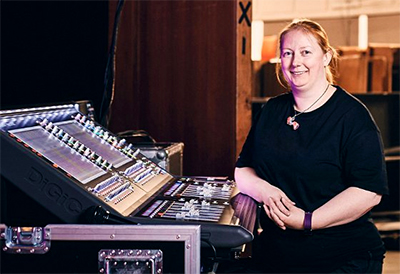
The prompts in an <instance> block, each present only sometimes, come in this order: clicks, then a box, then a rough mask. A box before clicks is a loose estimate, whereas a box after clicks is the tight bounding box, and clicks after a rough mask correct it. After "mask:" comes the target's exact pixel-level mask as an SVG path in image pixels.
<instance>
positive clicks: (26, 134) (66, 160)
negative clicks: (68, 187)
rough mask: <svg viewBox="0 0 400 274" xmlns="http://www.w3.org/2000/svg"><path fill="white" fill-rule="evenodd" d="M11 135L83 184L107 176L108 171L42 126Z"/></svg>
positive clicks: (21, 130)
mask: <svg viewBox="0 0 400 274" xmlns="http://www.w3.org/2000/svg"><path fill="white" fill-rule="evenodd" d="M10 133H12V134H14V135H15V136H16V137H17V138H19V139H21V140H22V141H23V142H24V143H26V144H27V145H29V146H30V147H31V148H33V149H35V150H36V151H37V152H39V153H40V154H42V155H43V157H45V158H46V159H48V160H49V161H51V162H52V163H54V164H57V165H58V166H59V168H61V169H63V170H64V171H65V172H67V173H69V174H71V175H72V176H73V177H74V178H76V179H77V180H78V181H79V182H81V183H82V184H87V183H88V182H90V181H92V180H94V179H96V178H98V177H100V176H101V175H104V174H106V171H104V170H102V169H101V168H100V167H97V166H96V165H95V164H93V163H92V162H90V161H89V160H88V159H87V158H85V157H84V156H82V155H80V154H79V153H78V152H77V151H75V150H74V149H72V148H70V147H69V146H68V145H66V144H65V143H63V142H62V141H60V140H59V139H57V137H55V136H53V135H52V134H50V133H48V132H47V131H46V130H45V129H43V128H42V127H40V126H34V127H30V128H24V129H16V130H11V131H10Z"/></svg>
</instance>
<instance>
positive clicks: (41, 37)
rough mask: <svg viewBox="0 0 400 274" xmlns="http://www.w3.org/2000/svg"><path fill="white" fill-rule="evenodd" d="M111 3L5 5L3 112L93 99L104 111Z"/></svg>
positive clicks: (17, 2) (3, 11)
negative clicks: (10, 109) (4, 110)
mask: <svg viewBox="0 0 400 274" xmlns="http://www.w3.org/2000/svg"><path fill="white" fill-rule="evenodd" d="M107 45H108V1H7V0H6V1H2V2H1V101H0V105H1V108H2V109H8V108H18V107H23V106H32V105H46V104H54V103H59V102H68V101H76V100H91V101H92V102H93V104H94V106H95V110H98V109H99V106H100V102H101V98H102V94H103V82H104V80H103V79H104V72H105V66H106V61H107V55H108V50H107Z"/></svg>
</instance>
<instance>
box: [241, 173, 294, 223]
mask: <svg viewBox="0 0 400 274" xmlns="http://www.w3.org/2000/svg"><path fill="white" fill-rule="evenodd" d="M235 181H236V183H237V186H238V188H239V190H240V191H241V192H242V193H244V194H246V195H249V196H251V197H252V198H253V199H255V200H256V201H258V202H261V203H264V208H265V211H266V213H267V215H268V217H269V218H270V219H271V220H272V221H274V222H275V223H276V224H277V225H278V226H279V227H280V228H282V229H286V227H285V225H284V223H283V222H282V220H281V219H279V217H278V215H277V214H275V213H274V212H273V211H272V206H273V205H274V206H275V207H274V208H275V209H278V210H279V211H280V212H282V213H283V214H284V215H285V216H289V215H290V211H289V210H288V207H289V206H290V205H291V204H292V205H294V204H295V203H294V202H292V201H291V200H290V199H289V198H288V197H287V196H286V194H285V193H284V192H283V191H282V190H281V189H279V188H277V187H275V186H273V185H271V184H270V183H268V182H267V181H265V180H263V179H261V178H260V177H258V175H257V174H256V172H255V170H254V169H253V168H250V167H242V168H236V169H235Z"/></svg>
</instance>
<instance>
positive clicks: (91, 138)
mask: <svg viewBox="0 0 400 274" xmlns="http://www.w3.org/2000/svg"><path fill="white" fill-rule="evenodd" d="M55 125H57V126H58V127H59V128H61V129H62V130H64V131H65V132H67V133H68V134H69V135H71V136H73V137H74V138H75V139H77V140H79V142H81V143H82V144H84V145H85V146H86V147H88V148H90V149H91V150H93V151H95V152H96V154H98V155H100V156H101V157H102V158H103V159H105V160H107V161H108V162H110V163H111V164H112V165H113V166H114V167H117V168H118V167H120V166H122V165H124V164H126V163H128V162H129V161H131V159H130V158H129V157H128V156H126V155H124V154H123V153H122V152H120V151H119V150H118V149H116V148H115V147H113V146H112V145H111V144H109V143H107V142H106V141H105V140H103V139H102V138H100V137H98V136H97V135H95V134H94V133H92V132H90V131H89V130H87V129H86V128H85V127H83V126H82V125H81V124H79V123H78V122H77V121H75V120H72V121H64V122H59V123H56V124H55Z"/></svg>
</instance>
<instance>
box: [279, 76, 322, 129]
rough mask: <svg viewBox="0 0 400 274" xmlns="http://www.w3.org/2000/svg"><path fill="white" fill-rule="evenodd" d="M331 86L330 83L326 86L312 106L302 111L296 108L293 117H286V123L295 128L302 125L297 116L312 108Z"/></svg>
mask: <svg viewBox="0 0 400 274" xmlns="http://www.w3.org/2000/svg"><path fill="white" fill-rule="evenodd" d="M329 86H330V84H328V85H327V86H326V89H325V91H324V92H323V93H322V94H321V96H319V97H318V99H317V100H316V101H315V102H314V103H312V104H311V106H309V107H308V108H306V109H305V110H303V111H301V112H297V111H296V110H294V115H293V117H292V116H289V117H288V118H287V119H286V124H288V125H289V126H292V127H293V130H297V129H298V128H299V127H300V124H299V123H298V122H297V121H296V117H297V116H299V115H301V114H303V113H304V112H307V110H309V109H310V108H312V107H313V106H314V105H315V104H316V103H317V102H318V101H319V100H320V99H321V98H322V97H323V96H324V95H325V93H326V92H327V91H328V88H329Z"/></svg>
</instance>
